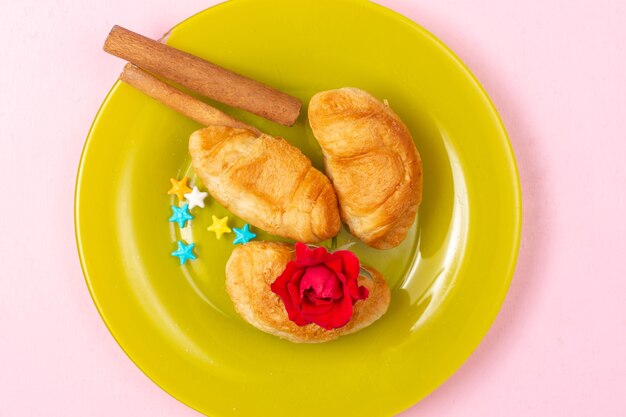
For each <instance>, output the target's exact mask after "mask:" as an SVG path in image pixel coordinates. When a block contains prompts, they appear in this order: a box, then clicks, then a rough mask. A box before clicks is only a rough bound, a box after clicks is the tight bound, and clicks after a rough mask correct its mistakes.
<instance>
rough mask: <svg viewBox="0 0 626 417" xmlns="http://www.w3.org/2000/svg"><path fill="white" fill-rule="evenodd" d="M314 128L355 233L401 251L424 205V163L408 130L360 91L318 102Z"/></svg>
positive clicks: (312, 108) (312, 107)
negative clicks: (400, 245)
mask: <svg viewBox="0 0 626 417" xmlns="http://www.w3.org/2000/svg"><path fill="white" fill-rule="evenodd" d="M309 122H310V124H311V128H312V129H313V134H314V135H315V138H316V139H317V141H318V142H319V144H320V145H321V147H322V151H323V153H324V159H325V164H326V172H327V174H328V176H329V177H330V179H331V181H332V183H333V185H334V187H335V191H336V192H337V197H338V199H339V210H340V213H341V218H342V219H343V221H344V222H345V223H346V224H347V225H348V228H349V229H350V232H351V233H352V234H353V235H354V236H356V237H358V238H359V239H361V240H362V241H363V242H365V243H366V244H367V245H369V246H372V247H374V248H379V249H387V248H392V247H394V246H397V245H399V244H400V243H401V242H402V241H403V240H404V238H405V237H406V234H407V232H408V230H409V228H410V227H411V225H412V224H413V222H414V221H415V215H416V213H417V209H418V207H419V204H420V202H421V199H422V161H421V159H420V156H419V153H418V152H417V149H416V148H415V144H414V143H413V139H412V138H411V134H410V133H409V130H408V129H407V127H406V126H405V125H404V124H403V123H402V121H401V120H400V118H399V117H398V116H397V115H396V114H395V113H394V112H393V111H392V110H391V109H390V108H389V107H388V106H386V105H385V104H383V103H381V102H380V101H378V100H376V98H374V97H373V96H371V95H370V94H369V93H367V92H365V91H363V90H359V89H356V88H342V89H339V90H331V91H324V92H321V93H318V94H316V95H315V96H313V98H312V99H311V102H310V104H309Z"/></svg>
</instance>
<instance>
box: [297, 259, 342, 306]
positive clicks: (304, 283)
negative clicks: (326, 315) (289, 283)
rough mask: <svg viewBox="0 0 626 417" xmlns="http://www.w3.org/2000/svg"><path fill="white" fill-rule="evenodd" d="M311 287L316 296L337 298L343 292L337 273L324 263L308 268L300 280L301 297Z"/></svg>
mask: <svg viewBox="0 0 626 417" xmlns="http://www.w3.org/2000/svg"><path fill="white" fill-rule="evenodd" d="M309 289H310V290H312V292H313V294H314V296H315V298H330V299H337V298H339V297H341V295H342V293H343V291H342V290H341V282H340V281H339V280H338V279H337V275H336V274H335V273H334V272H333V271H331V270H330V269H328V268H327V267H326V266H324V265H317V266H313V267H309V268H307V270H306V272H305V274H304V276H303V277H302V280H301V281H300V297H303V296H304V292H305V291H306V290H309Z"/></svg>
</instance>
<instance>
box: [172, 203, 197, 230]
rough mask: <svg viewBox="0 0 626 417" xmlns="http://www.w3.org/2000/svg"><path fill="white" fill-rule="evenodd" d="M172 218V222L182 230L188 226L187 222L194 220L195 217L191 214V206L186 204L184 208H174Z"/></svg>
mask: <svg viewBox="0 0 626 417" xmlns="http://www.w3.org/2000/svg"><path fill="white" fill-rule="evenodd" d="M172 211H173V212H174V214H172V217H170V222H172V223H178V226H179V227H180V228H181V229H182V228H183V227H185V225H186V224H187V220H191V219H193V216H192V215H191V214H189V204H185V205H184V206H182V207H176V206H172Z"/></svg>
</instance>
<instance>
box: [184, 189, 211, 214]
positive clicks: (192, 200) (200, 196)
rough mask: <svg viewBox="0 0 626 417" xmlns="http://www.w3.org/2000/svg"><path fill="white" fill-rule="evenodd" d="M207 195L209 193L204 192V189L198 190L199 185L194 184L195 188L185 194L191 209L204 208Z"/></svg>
mask: <svg viewBox="0 0 626 417" xmlns="http://www.w3.org/2000/svg"><path fill="white" fill-rule="evenodd" d="M207 195H209V193H203V192H202V191H200V190H198V187H196V186H194V187H193V190H192V191H191V192H190V193H186V194H185V198H186V199H187V202H188V203H189V210H191V209H192V208H194V207H201V208H204V199H205V198H206V196H207Z"/></svg>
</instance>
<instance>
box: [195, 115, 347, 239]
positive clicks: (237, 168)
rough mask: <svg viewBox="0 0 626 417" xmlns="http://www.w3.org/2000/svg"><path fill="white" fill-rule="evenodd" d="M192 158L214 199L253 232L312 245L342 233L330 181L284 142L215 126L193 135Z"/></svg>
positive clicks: (298, 151)
mask: <svg viewBox="0 0 626 417" xmlns="http://www.w3.org/2000/svg"><path fill="white" fill-rule="evenodd" d="M189 153H190V154H191V158H192V164H193V167H194V169H195V171H196V173H197V174H198V176H199V177H200V179H201V180H202V182H203V183H204V185H205V186H206V187H207V189H208V190H209V192H210V193H211V195H212V196H213V198H215V199H216V200H217V201H218V202H219V203H220V204H222V205H223V206H224V207H226V208H227V209H228V210H230V211H231V212H233V213H234V214H236V215H237V216H239V217H241V218H242V219H244V220H245V221H247V222H249V223H250V224H252V225H253V226H256V227H258V228H260V229H263V230H265V231H267V232H269V233H272V234H274V235H278V236H282V237H286V238H291V239H294V240H298V241H301V242H310V243H316V242H320V241H323V240H326V239H329V238H331V237H333V236H335V235H336V234H337V233H338V232H339V228H340V227H341V220H340V218H339V210H338V207H337V196H336V195H335V191H334V189H333V187H332V185H331V183H330V181H329V180H328V178H327V177H326V176H325V175H324V174H323V173H321V172H320V171H318V170H317V169H315V168H313V166H311V161H310V160H309V159H308V158H307V157H306V156H304V155H303V154H302V152H300V150H299V149H298V148H296V147H294V146H292V145H290V144H289V143H287V142H286V141H285V140H284V139H282V138H274V137H272V136H269V135H266V134H261V135H260V136H258V135H256V134H255V133H253V132H251V131H250V130H246V129H238V128H232V127H225V126H210V127H207V128H204V129H201V130H198V131H196V132H194V133H193V134H192V135H191V137H190V138H189Z"/></svg>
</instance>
